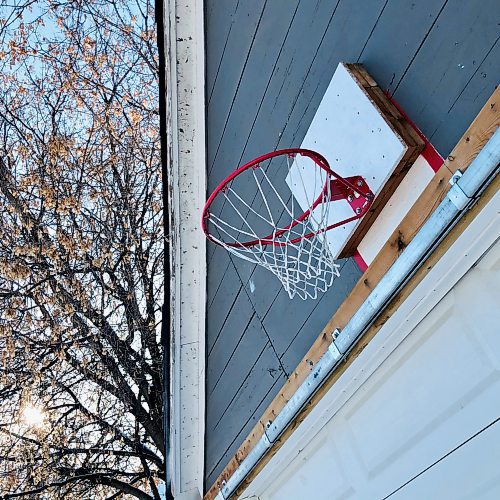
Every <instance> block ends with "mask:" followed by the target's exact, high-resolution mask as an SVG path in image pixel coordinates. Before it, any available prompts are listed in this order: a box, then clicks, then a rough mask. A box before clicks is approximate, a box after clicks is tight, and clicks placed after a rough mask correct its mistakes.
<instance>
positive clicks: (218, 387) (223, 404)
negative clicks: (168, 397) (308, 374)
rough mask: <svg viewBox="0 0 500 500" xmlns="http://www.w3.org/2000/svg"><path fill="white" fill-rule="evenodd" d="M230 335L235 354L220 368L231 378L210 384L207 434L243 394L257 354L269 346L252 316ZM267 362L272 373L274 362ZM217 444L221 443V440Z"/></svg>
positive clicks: (224, 378) (267, 340)
mask: <svg viewBox="0 0 500 500" xmlns="http://www.w3.org/2000/svg"><path fill="white" fill-rule="evenodd" d="M233 311H234V309H233ZM235 313H237V311H234V312H233V314H235ZM232 333H233V334H234V335H235V337H237V338H238V340H239V342H236V346H235V347H236V348H235V350H234V352H232V353H231V355H230V356H228V359H227V366H224V365H223V366H222V369H223V370H224V369H225V371H226V373H227V374H230V376H227V377H222V378H218V379H217V380H216V381H215V382H214V383H213V384H211V385H212V387H211V389H212V390H211V392H209V393H208V397H207V433H208V432H213V431H214V430H215V429H217V427H218V425H219V421H220V419H221V418H222V416H223V415H225V414H226V413H227V411H228V407H229V406H230V405H231V402H232V401H233V400H234V399H235V398H236V397H237V395H238V394H239V393H241V392H242V390H244V388H245V387H244V384H245V381H246V380H247V378H248V376H249V373H251V371H252V369H253V366H254V365H255V363H256V360H257V359H258V356H259V353H262V351H263V349H264V348H265V346H266V345H268V344H269V339H268V338H267V335H266V332H265V331H264V329H263V328H262V324H261V323H260V321H259V319H258V318H257V317H256V316H255V315H254V316H252V319H251V321H250V322H249V323H245V324H242V325H241V326H240V329H239V330H236V331H234V332H232ZM249 352H251V353H255V359H254V358H253V357H252V356H248V353H249ZM270 352H271V351H270ZM275 358H276V356H275ZM269 362H270V363H271V364H270V366H271V367H272V368H273V369H278V368H279V363H278V360H277V359H274V360H271V358H269ZM270 369H271V368H270ZM221 371H222V370H221ZM219 439H220V438H219ZM220 440H221V441H224V439H220Z"/></svg>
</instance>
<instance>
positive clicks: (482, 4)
mask: <svg viewBox="0 0 500 500" xmlns="http://www.w3.org/2000/svg"><path fill="white" fill-rule="evenodd" d="M495 13H496V15H495ZM499 36H500V27H499V25H498V1H497V0H482V1H468V0H449V1H448V2H447V3H446V5H445V7H444V9H443V11H442V13H441V15H440V16H439V20H438V22H437V23H436V24H435V26H434V28H433V29H432V31H431V32H430V33H429V35H428V36H427V38H426V39H425V40H423V43H422V46H421V48H420V50H419V51H418V53H417V54H416V56H415V58H414V60H413V62H412V64H411V66H410V68H409V69H408V71H407V72H406V74H405V75H404V78H403V79H402V81H401V83H400V84H399V86H397V87H396V88H395V91H394V93H393V96H394V98H395V99H396V100H397V101H398V103H399V104H401V106H402V108H403V109H404V110H405V112H406V113H407V114H408V116H410V117H411V119H412V120H413V122H414V123H416V124H417V125H418V127H419V128H420V130H421V131H422V132H423V133H424V135H425V136H426V137H432V136H433V134H434V131H435V130H436V128H437V127H438V126H439V125H440V123H441V122H442V121H443V120H446V116H447V114H448V110H449V109H450V108H451V106H452V105H453V103H454V102H455V101H456V100H457V99H459V98H460V96H461V94H462V92H463V90H464V88H465V86H466V85H467V84H468V82H469V81H470V80H471V78H473V76H474V75H475V74H476V73H477V68H478V66H480V65H481V63H482V61H483V60H484V59H485V57H487V54H488V53H489V51H490V50H491V47H492V46H493V45H494V44H495V43H496V41H497V40H498V38H499ZM367 68H368V69H370V66H367ZM499 69H500V63H499V65H497V70H496V78H498V71H499ZM478 90H479V89H478ZM446 127H448V128H449V129H450V130H454V131H455V134H456V135H453V134H451V133H449V134H448V135H447V139H446V141H445V136H434V137H433V145H434V147H435V148H436V149H437V150H438V151H439V152H440V153H441V155H442V156H443V157H446V156H447V155H448V154H449V152H450V151H451V149H452V148H453V147H454V145H455V144H456V142H457V141H458V139H459V137H460V136H461V135H462V133H463V128H458V124H457V123H454V122H453V121H447V122H446Z"/></svg>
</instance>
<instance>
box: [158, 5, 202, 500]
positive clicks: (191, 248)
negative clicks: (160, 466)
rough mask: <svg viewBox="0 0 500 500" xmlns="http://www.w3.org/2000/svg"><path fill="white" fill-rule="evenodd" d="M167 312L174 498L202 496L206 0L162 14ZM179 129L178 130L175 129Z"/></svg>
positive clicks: (177, 6)
mask: <svg viewBox="0 0 500 500" xmlns="http://www.w3.org/2000/svg"><path fill="white" fill-rule="evenodd" d="M164 25H165V45H166V66H167V67H166V72H167V134H168V138H169V148H168V156H169V165H168V170H169V172H168V173H169V179H168V183H169V202H170V210H171V213H170V245H171V255H170V266H171V293H172V296H171V313H172V325H171V326H172V330H171V331H172V342H171V351H172V367H171V405H172V414H171V446H172V464H171V466H172V475H173V477H172V493H173V495H174V497H175V498H181V497H186V496H187V497H189V498H190V499H194V498H201V497H202V496H203V476H204V471H203V467H204V446H205V444H204V443H205V441H204V432H205V302H206V239H205V235H204V234H203V231H202V230H201V228H200V214H201V212H202V209H203V205H204V203H205V193H206V171H205V165H206V152H205V40H204V2H203V1H196V2H180V1H179V0H167V1H166V3H165V11H164ZM180 129H182V130H183V133H179V130H180Z"/></svg>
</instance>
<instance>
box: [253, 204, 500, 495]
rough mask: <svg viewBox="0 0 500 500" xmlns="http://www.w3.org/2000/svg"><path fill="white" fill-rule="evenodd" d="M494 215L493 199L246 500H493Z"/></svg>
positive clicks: (498, 448) (496, 462) (497, 294)
mask: <svg viewBox="0 0 500 500" xmlns="http://www.w3.org/2000/svg"><path fill="white" fill-rule="evenodd" d="M499 209H500V195H498V194H497V196H496V197H495V198H494V199H493V200H492V201H491V202H490V203H489V204H488V205H487V207H486V208H485V209H483V211H482V213H481V214H480V215H478V217H477V218H476V220H475V221H474V222H473V223H472V225H471V226H470V227H469V228H468V229H467V230H466V232H465V233H464V234H463V235H462V236H461V237H460V238H459V239H458V240H457V242H456V243H455V244H454V245H453V246H452V248H451V249H450V250H449V251H448V252H447V254H446V255H445V256H444V257H443V259H442V260H441V261H440V262H439V263H438V265H436V266H435V268H434V269H433V270H432V271H431V272H430V273H429V275H428V276H427V277H426V279H424V280H423V282H422V283H421V284H420V285H419V286H418V287H417V289H416V290H415V291H414V292H413V294H412V295H411V296H410V297H409V298H408V299H407V300H406V301H405V303H404V304H403V305H402V306H401V307H400V309H399V310H398V311H397V312H396V313H395V314H394V315H393V317H392V318H391V319H390V320H389V321H388V322H387V323H386V325H384V327H383V328H382V329H381V330H380V332H379V334H378V335H377V336H376V338H375V339H374V340H373V341H372V342H371V343H370V344H369V346H368V347H367V348H366V349H365V351H364V352H363V353H362V354H361V356H360V357H359V358H358V359H357V360H356V361H355V362H354V363H353V364H352V365H351V367H350V368H349V369H348V370H347V371H346V372H345V374H344V375H343V376H342V377H341V379H340V380H339V382H338V383H337V384H335V385H334V386H333V388H332V389H331V390H330V391H329V393H328V394H327V395H326V396H325V398H323V400H322V401H321V402H320V404H319V405H318V406H317V407H316V408H315V410H313V412H312V413H311V414H310V415H309V416H308V418H307V419H306V420H305V422H304V423H303V424H302V425H301V426H300V427H299V429H298V430H297V431H296V432H295V433H294V435H293V436H292V437H291V438H290V439H289V440H288V441H287V442H286V443H285V445H284V446H283V448H282V449H281V450H280V451H279V452H278V453H277V454H276V455H275V457H273V459H272V460H271V461H270V462H269V463H268V465H267V466H266V467H265V468H264V470H263V471H262V472H261V473H260V474H259V476H257V478H256V479H255V480H254V482H253V483H252V484H251V485H250V487H249V488H248V489H247V491H246V492H245V494H244V495H243V496H244V497H246V496H247V495H249V496H250V495H256V496H258V498H260V499H262V500H264V499H303V498H314V499H321V498H325V499H334V498H370V499H371V498H384V497H386V496H387V495H389V494H391V493H393V492H395V494H394V495H393V496H392V498H423V497H425V498H478V497H480V498H490V497H491V498H500V422H498V423H494V424H492V423H493V422H495V420H496V419H498V418H499V416H500V343H499V342H498V340H499V338H498V335H499V333H500V328H499V327H498V323H499V319H500V244H499V243H498V242H497V243H496V244H494V242H495V240H496V238H498V235H499V234H500V226H499V224H500V223H499V215H498V213H499ZM481 256H482V257H481ZM473 264H475V265H474V266H473V267H472V268H471V266H472V265H473ZM457 281H458V282H457ZM490 424H491V425H490ZM489 425H490V426H489ZM488 426H489V427H488ZM482 429H486V430H484V431H482ZM481 431H482V432H481ZM475 434H477V435H476V436H475V437H474V438H472V439H470V438H471V436H474V435H475ZM457 447H458V448H457ZM456 448H457V449H456ZM455 449H456V450H455ZM453 450H455V451H453ZM436 462H437V463H436ZM433 464H434V465H433ZM426 469H428V470H426ZM422 471H425V472H423V473H422ZM420 473H421V474H420ZM419 474H420V475H419ZM405 483H408V484H406V485H405ZM403 485H405V486H403ZM396 490H397V491H396Z"/></svg>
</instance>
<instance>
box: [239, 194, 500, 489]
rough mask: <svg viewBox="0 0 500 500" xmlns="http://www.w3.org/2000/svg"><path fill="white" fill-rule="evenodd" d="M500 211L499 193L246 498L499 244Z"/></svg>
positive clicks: (272, 475)
mask: <svg viewBox="0 0 500 500" xmlns="http://www.w3.org/2000/svg"><path fill="white" fill-rule="evenodd" d="M499 212H500V193H497V194H496V195H495V196H494V198H493V199H492V200H490V202H489V203H488V204H487V205H486V206H485V207H484V208H483V210H482V211H481V212H480V213H479V214H478V215H477V216H476V218H475V219H474V220H473V221H472V223H471V224H470V226H469V227H468V228H467V229H466V230H465V231H464V232H463V233H462V234H461V235H460V236H459V238H458V239H457V241H456V242H455V243H454V244H453V245H452V246H451V247H450V248H449V249H448V251H447V252H446V253H445V254H444V255H443V257H442V258H441V259H440V260H439V261H438V262H437V263H436V265H435V266H434V267H433V268H432V269H431V270H430V271H429V273H428V275H427V276H426V277H425V278H424V279H423V280H422V282H421V283H419V285H418V286H417V287H416V288H415V290H414V291H413V292H412V293H411V294H410V296H409V297H408V298H407V299H406V300H405V301H404V302H403V303H402V304H401V306H400V307H399V308H398V309H397V311H396V312H395V313H394V314H393V315H392V316H391V318H390V319H389V320H388V321H387V322H386V323H385V324H384V326H383V327H382V328H381V329H380V331H379V332H378V333H377V335H376V336H375V337H374V338H373V339H372V340H371V341H370V343H369V344H368V345H367V346H366V347H365V349H364V350H363V351H362V352H361V354H360V355H359V356H358V357H357V358H356V359H355V360H354V361H353V363H352V365H351V366H349V367H348V368H347V370H346V371H345V372H344V373H343V374H342V376H341V377H340V378H339V380H338V381H337V382H336V383H335V384H334V385H333V387H332V388H331V389H330V390H329V391H328V392H327V393H326V394H325V396H324V397H323V398H322V399H321V400H320V401H319V403H318V404H317V405H316V406H315V407H314V409H313V410H312V411H311V413H310V414H309V415H308V416H307V417H306V419H305V420H304V422H302V424H301V425H300V426H299V427H298V428H297V430H296V431H295V432H294V433H293V434H292V435H291V436H290V437H289V438H288V439H287V440H286V442H285V443H284V445H283V446H282V448H280V449H279V450H278V452H277V453H276V454H275V455H274V456H273V457H272V458H271V460H270V461H269V462H268V463H267V464H266V466H265V467H264V469H263V470H262V471H261V472H260V473H259V474H258V475H257V477H256V478H255V479H254V480H253V481H252V483H251V484H250V485H249V486H248V488H247V489H246V490H245V492H244V493H243V495H242V497H246V496H252V495H255V496H257V497H259V495H261V494H262V493H263V492H264V491H266V489H268V488H269V487H270V485H271V484H272V483H273V480H274V478H276V477H277V476H278V474H280V473H282V472H283V471H284V470H285V469H286V467H287V465H288V464H290V463H291V461H292V460H293V459H294V458H295V457H296V456H297V455H299V454H300V451H301V450H302V449H304V447H305V445H306V444H307V443H309V442H310V441H311V440H312V439H313V438H314V436H316V435H317V433H318V432H319V431H320V430H321V429H322V428H323V427H324V426H325V424H326V423H327V422H328V421H329V420H330V419H331V418H332V416H333V415H335V414H336V413H337V412H338V411H339V409H340V408H342V406H343V405H344V404H345V403H346V402H347V401H348V400H349V399H350V398H351V397H352V395H353V394H354V393H355V392H356V391H357V390H358V389H359V388H360V387H361V386H362V385H363V384H364V383H365V381H366V380H367V379H368V378H369V377H370V376H371V375H372V374H373V373H374V372H375V370H377V368H378V367H379V366H380V365H381V364H382V363H383V362H384V361H385V360H386V359H387V358H388V357H389V355H390V354H391V353H392V352H393V351H394V350H395V349H396V347H397V346H398V345H399V344H400V343H401V342H403V340H405V338H407V337H408V336H409V335H410V333H411V332H412V331H413V329H414V328H415V327H416V325H418V324H419V322H420V321H422V319H423V318H424V317H425V316H426V315H427V314H428V312H429V311H430V310H431V309H432V308H433V307H434V306H435V305H436V304H437V303H438V302H439V301H440V300H441V299H442V298H443V297H444V296H445V295H446V294H447V293H448V291H449V290H450V289H451V288H453V286H454V285H455V284H456V283H457V282H458V281H459V280H460V279H461V278H462V277H463V276H464V275H465V273H466V272H467V271H468V270H469V269H470V268H471V267H472V266H473V265H474V264H475V263H476V262H477V261H478V260H479V259H480V258H481V256H482V255H483V254H484V253H485V252H487V251H488V249H489V248H490V247H491V246H492V245H493V244H495V242H497V241H498V235H499V234H500V216H499Z"/></svg>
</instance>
